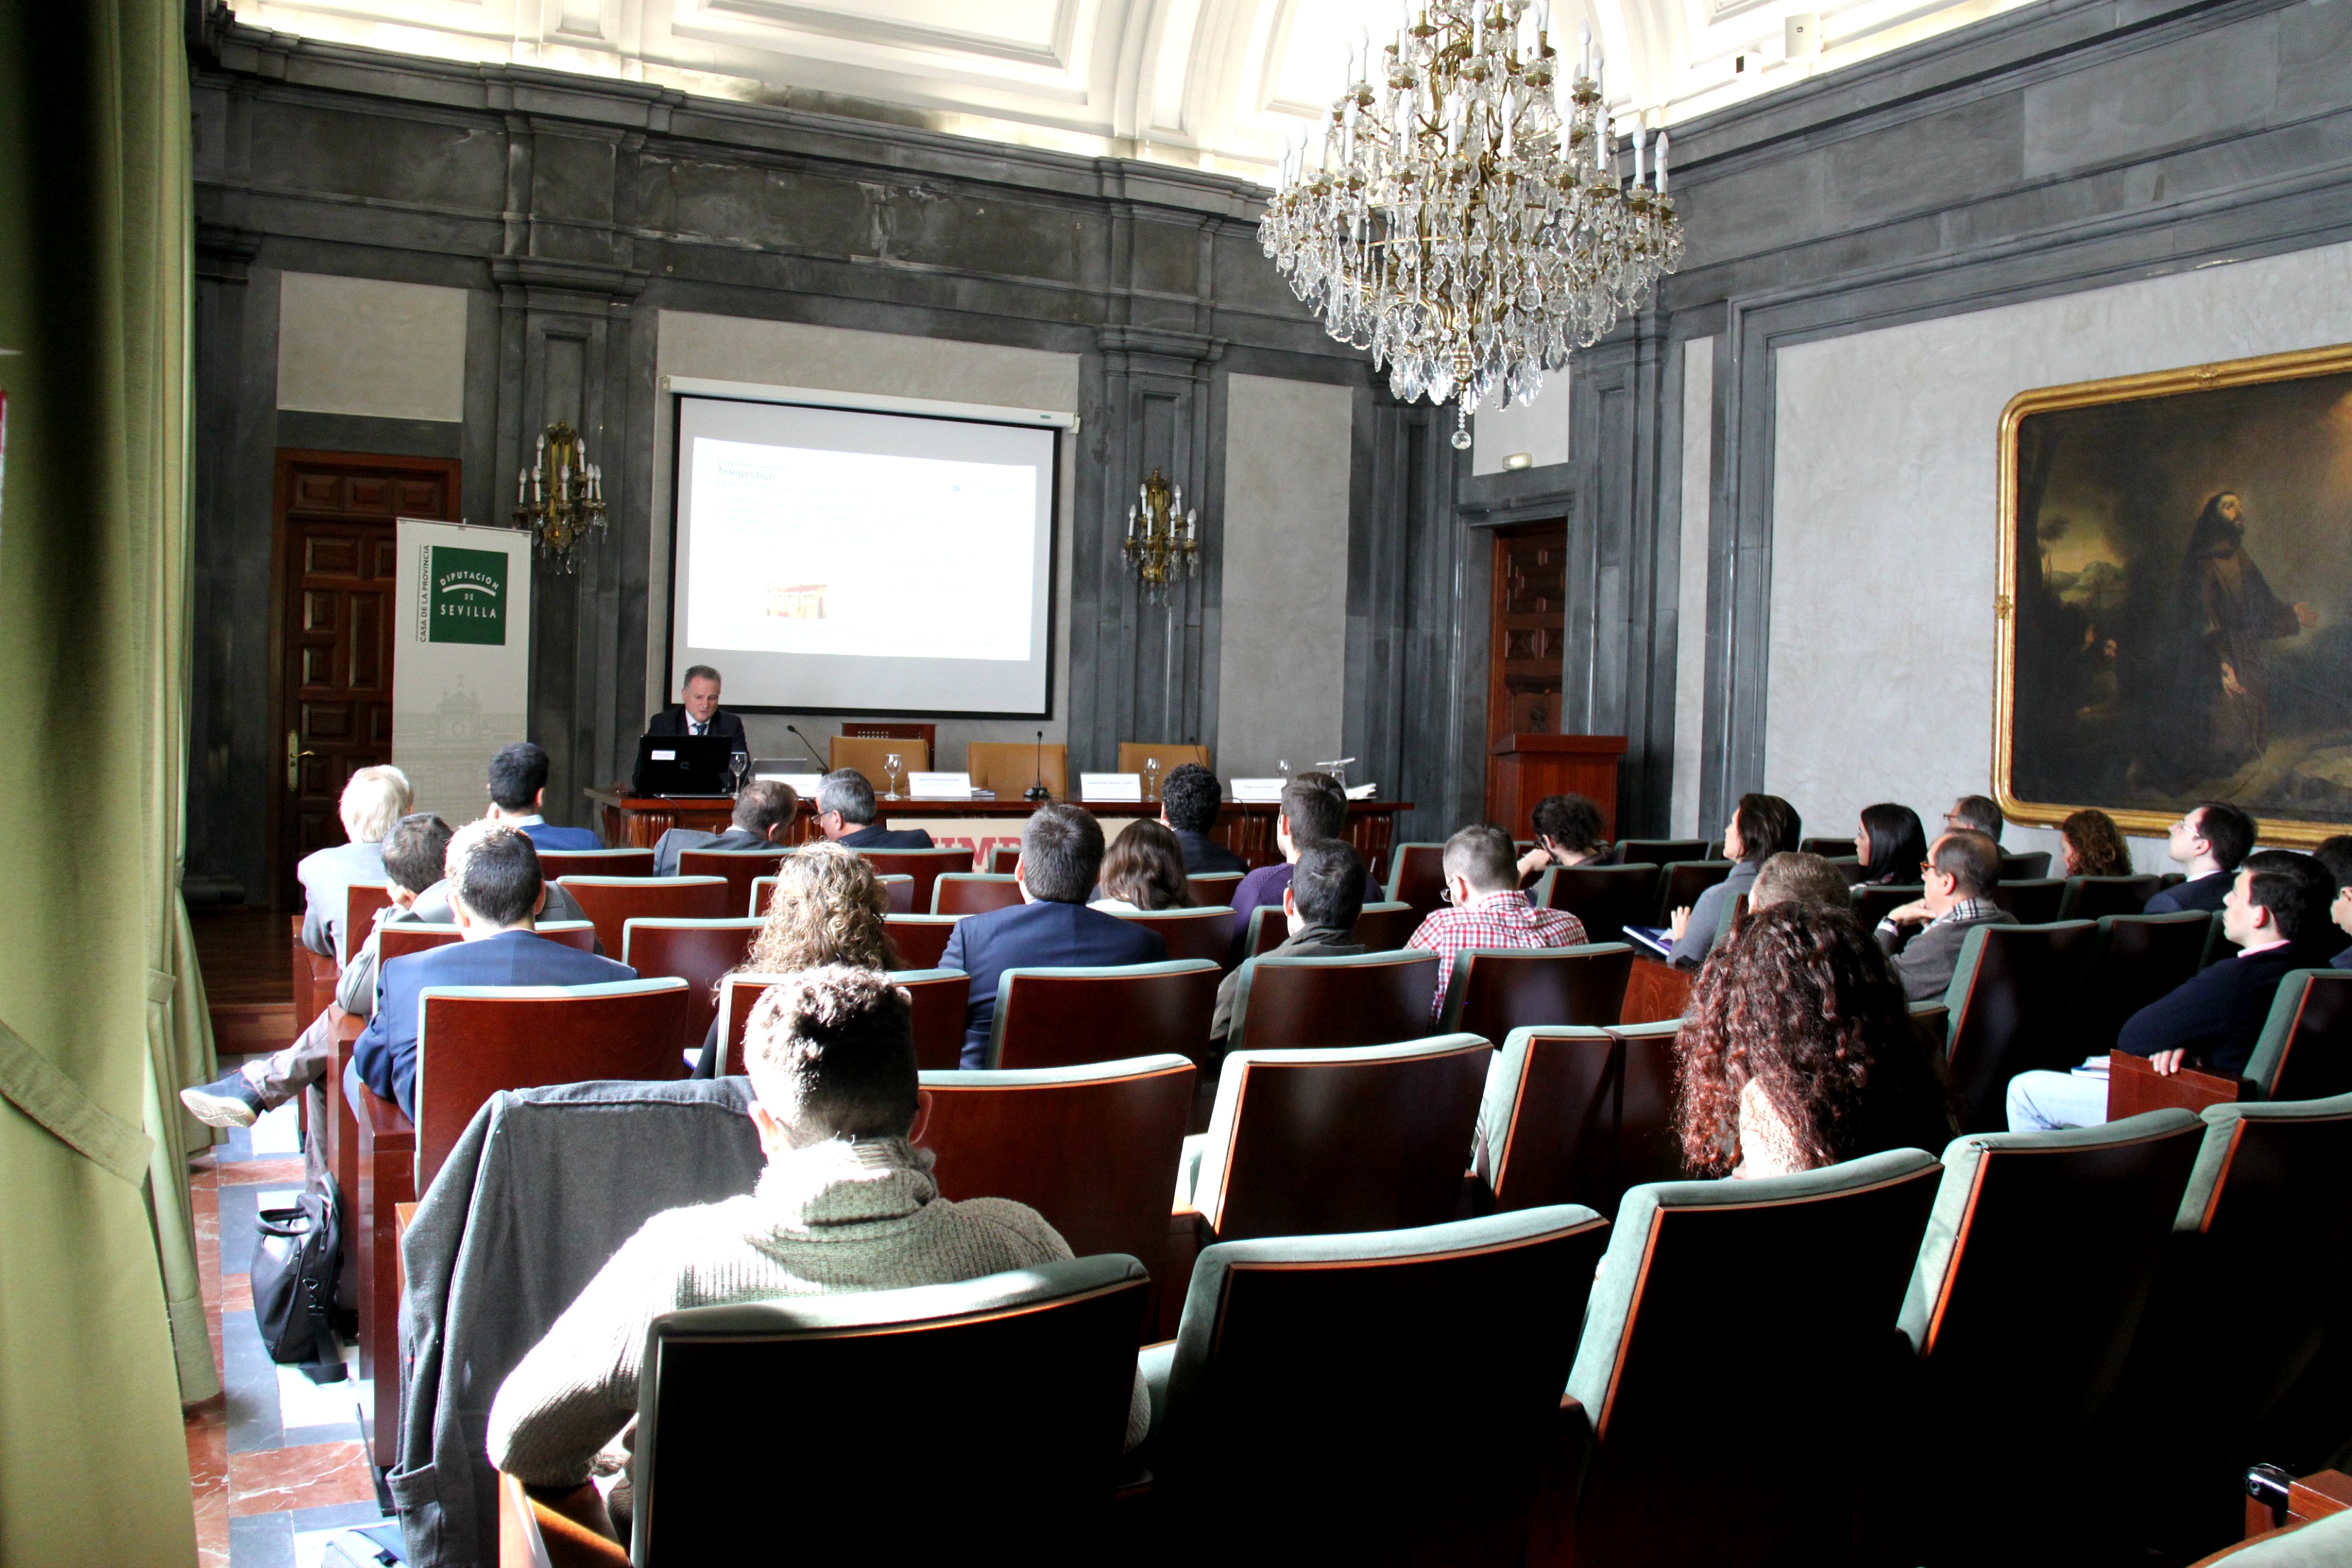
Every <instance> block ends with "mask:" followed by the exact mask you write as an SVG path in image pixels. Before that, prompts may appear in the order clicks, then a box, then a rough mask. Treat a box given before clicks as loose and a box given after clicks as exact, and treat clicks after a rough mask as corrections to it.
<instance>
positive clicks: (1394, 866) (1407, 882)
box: [1385, 844, 1445, 925]
mask: <svg viewBox="0 0 2352 1568" xmlns="http://www.w3.org/2000/svg"><path fill="white" fill-rule="evenodd" d="M1388 895H1389V896H1388V898H1387V900H1385V901H1386V902H1389V903H1391V904H1405V905H1408V906H1410V907H1411V908H1412V915H1413V923H1414V924H1415V925H1418V924H1420V923H1421V921H1423V919H1425V918H1426V917H1427V916H1428V915H1430V914H1431V913H1432V912H1433V911H1434V910H1436V909H1437V907H1438V906H1439V905H1440V904H1443V903H1444V901H1445V846H1444V845H1443V844H1400V845H1398V846H1397V847H1396V848H1395V850H1394V851H1393V852H1392V853H1391V855H1390V857H1389V885H1388Z"/></svg>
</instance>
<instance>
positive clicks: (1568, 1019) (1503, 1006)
mask: <svg viewBox="0 0 2352 1568" xmlns="http://www.w3.org/2000/svg"><path fill="white" fill-rule="evenodd" d="M1632 974H1633V949H1632V948H1630V947H1628V946H1627V945H1625V943H1623V942H1588V943H1585V944H1583V945H1580V946H1577V947H1465V948H1464V949H1462V951H1460V952H1457V953H1455V954H1454V973H1453V975H1452V977H1451V978H1450V979H1449V980H1448V981H1447V982H1446V985H1445V1025H1444V1026H1445V1031H1446V1033H1448V1034H1469V1035H1480V1036H1484V1037H1486V1038H1487V1039H1489V1040H1500V1039H1502V1038H1504V1037H1506V1036H1507V1035H1509V1034H1510V1032H1511V1031H1512V1030H1513V1029H1520V1028H1540V1027H1542V1026H1546V1025H1551V1024H1589V1025H1594V1026H1602V1027H1605V1026H1608V1025H1611V1024H1614V1023H1616V1022H1617V1021H1618V1019H1619V1018H1620V1017H1621V1016H1622V1015H1623V1012H1624V1006H1625V982H1626V980H1627V978H1628V977H1630V976H1631V975H1632Z"/></svg>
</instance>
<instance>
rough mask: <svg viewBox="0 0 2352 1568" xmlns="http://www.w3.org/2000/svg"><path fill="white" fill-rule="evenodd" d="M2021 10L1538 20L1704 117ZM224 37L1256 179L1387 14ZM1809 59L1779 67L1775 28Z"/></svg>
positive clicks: (1805, 4)
mask: <svg viewBox="0 0 2352 1568" xmlns="http://www.w3.org/2000/svg"><path fill="white" fill-rule="evenodd" d="M2023 3H2024V0H1555V5H1554V15H1555V17H1556V19H1557V20H1556V28H1555V30H1556V32H1557V33H1558V34H1559V35H1562V36H1563V37H1564V38H1566V39H1568V40H1570V41H1569V42H1566V43H1564V42H1563V37H1556V38H1555V40H1554V42H1555V44H1556V45H1559V46H1561V47H1572V35H1573V34H1574V32H1575V29H1576V27H1577V26H1578V25H1579V23H1580V22H1583V23H1590V25H1591V26H1592V29H1593V32H1594V34H1595V37H1596V38H1597V39H1598V41H1599V43H1600V47H1601V49H1602V51H1603V52H1604V54H1605V55H1606V57H1607V58H1608V60H1609V62H1610V72H1609V89H1610V91H1609V96H1610V98H1611V100H1612V104H1613V107H1614V108H1615V109H1616V110H1618V111H1620V112H1621V113H1622V112H1625V111H1630V110H1639V111H1642V112H1644V113H1646V114H1647V115H1648V116H1649V117H1650V121H1651V123H1653V124H1662V123H1672V122H1674V121H1679V120H1684V119H1687V118H1689V117H1690V116H1692V115H1694V114H1698V113H1703V112H1705V111H1706V110H1712V109H1717V108H1721V107H1723V106H1724V105H1726V104H1729V103H1733V102H1736V101H1738V100H1741V99H1745V98H1749V97H1753V96H1755V95H1756V94H1758V93H1761V92H1767V91H1769V90H1771V89H1773V88H1775V87H1778V86H1781V85H1784V84H1786V83H1789V82H1791V81H1795V80H1800V79H1803V78H1804V77H1807V76H1810V75H1812V74H1815V73H1817V72H1819V71H1823V70H1832V69H1835V68H1837V67H1838V66H1841V65H1845V64H1850V63H1852V62H1853V61H1855V60H1859V59H1864V58H1868V57H1869V56H1871V55H1874V54H1877V53H1880V52H1882V51H1884V50H1885V49H1888V48H1892V47H1896V46H1898V45H1901V44H1906V43H1910V42H1913V41H1915V40H1916V39H1919V38H1922V37H1928V36H1930V35H1932V34H1934V33H1937V32H1940V31H1943V30H1944V29H1946V28H1949V27H1953V26H1959V25H1961V24H1963V23H1966V22H1971V21H1975V20H1977V19H1979V17H1983V16H1991V15H1993V14H1995V13H1996V12H1999V11H2002V10H2006V9H2008V8H2009V7H2011V5H2021V4H2023ZM231 8H232V9H233V10H234V11H235V13H236V16H237V17H238V19H239V20H240V21H243V22H246V23H248V24H250V25H253V26H260V27H267V28H269V29H272V30H274V31H278V32H285V33H293V34H298V35H300V36H302V37H313V38H319V39H322V40H329V41H333V42H338V43H349V44H360V45H366V46H372V47H378V48H385V49H393V50H397V51H400V52H403V53H408V54H423V55H431V56H436V57H440V58H450V59H461V60H467V61H479V62H499V63H513V64H525V65H536V66H542V67H547V68H554V69H559V70H576V71H581V72H583V73H587V74H590V75H596V76H607V77H617V78H620V79H626V80H631V81H650V82H658V83H661V84H663V85H666V86H672V87H677V88H679V89H683V90H686V91H688V92H697V93H707V94H712V95H716V96H719V97H725V98H736V99H746V100H760V101H767V102H788V103H794V104H800V105H803V106H806V107H809V108H820V109H824V110H831V111H835V112H848V113H860V112H866V113H880V114H885V115H887V116H888V117H890V118H893V119H901V120H903V119H908V118H913V119H915V120H917V121H919V122H920V123H924V124H928V125H930V126H932V127H934V128H936V129H939V130H943V131H950V132H957V133H960V134H965V135H974V136H982V137H989V138H993V139H996V140H1000V141H1008V142H1021V143H1025V144H1031V145H1045V146H1055V147H1062V148H1066V149H1068V150H1071V151H1077V152H1089V153H1104V152H1108V153H1119V154H1123V155H1128V156H1135V157H1141V158H1147V159H1152V160H1156V161H1160V162H1164V163H1181V164H1186V165H1190V166H1195V167H1200V168H1206V169H1213V170H1219V171H1222V172H1224V173H1227V174H1240V175H1243V176H1245V177H1251V178H1264V177H1265V174H1266V171H1267V168H1268V166H1269V165H1270V164H1271V163H1273V161H1274V160H1275V158H1276V155H1277V154H1278V153H1279V152H1280V150H1281V148H1282V146H1283V145H1284V143H1285V142H1286V141H1287V140H1288V139H1289V138H1290V137H1291V136H1292V135H1294V134H1296V132H1297V131H1298V129H1299V128H1300V127H1302V126H1304V125H1306V124H1307V123H1309V122H1310V121H1313V120H1314V119H1315V117H1316V116H1317V115H1318V114H1319V113H1320V112H1321V110H1322V109H1323V108H1324V107H1325V106H1327V105H1328V103H1329V101H1330V100H1331V99H1332V98H1333V97H1334V96H1335V95H1336V94H1337V93H1338V92H1339V88H1340V85H1341V83H1340V77H1341V74H1342V72H1343V69H1344V65H1345V58H1346V48H1347V43H1348V40H1349V38H1350V37H1353V35H1354V33H1355V31H1356V29H1357V28H1358V27H1363V28H1365V29H1366V30H1367V31H1369V33H1370V35H1371V37H1373V38H1374V39H1375V40H1381V41H1384V40H1386V39H1387V38H1389V37H1393V36H1394V34H1395V32H1396V29H1397V27H1398V26H1399V24H1400V22H1401V21H1402V16H1403V11H1404V6H1403V4H1402V0H231ZM1801 14H1816V15H1818V17H1819V25H1818V28H1819V37H1820V39H1821V45H1822V47H1821V53H1820V55H1819V56H1818V58H1801V59H1790V58H1788V56H1787V50H1786V47H1785V45H1784V38H1785V36H1786V33H1787V25H1788V23H1789V20H1790V17H1792V16H1798V15H1801Z"/></svg>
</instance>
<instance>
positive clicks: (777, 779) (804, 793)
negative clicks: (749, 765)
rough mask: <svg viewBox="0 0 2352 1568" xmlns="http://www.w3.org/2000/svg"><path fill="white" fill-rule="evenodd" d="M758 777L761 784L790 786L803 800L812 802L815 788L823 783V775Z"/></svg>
mask: <svg viewBox="0 0 2352 1568" xmlns="http://www.w3.org/2000/svg"><path fill="white" fill-rule="evenodd" d="M759 777H760V779H761V782H762V783H767V784H790V785H791V786H792V791H793V794H794V795H798V796H800V797H801V798H802V799H803V800H814V799H815V798H816V792H817V786H818V785H820V784H823V783H824V774H823V773H761V774H760V775H759Z"/></svg>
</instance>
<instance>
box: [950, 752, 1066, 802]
mask: <svg viewBox="0 0 2352 1568" xmlns="http://www.w3.org/2000/svg"><path fill="white" fill-rule="evenodd" d="M963 770H964V772H966V773H970V774H971V787H972V788H974V789H985V790H993V791H994V792H995V793H996V798H997V799H999V800H1019V799H1020V798H1021V797H1022V796H1023V795H1024V794H1026V793H1027V792H1028V790H1029V789H1030V787H1031V786H1032V785H1034V784H1037V783H1038V782H1039V781H1040V780H1042V781H1043V782H1044V784H1045V787H1046V788H1047V789H1049V790H1051V791H1053V793H1054V798H1055V800H1061V799H1064V798H1066V796H1067V795H1069V793H1070V748H1069V747H1067V746H1041V745H1036V744H1034V743H1030V742H1021V741H974V742H971V744H970V745H968V746H966V747H965V748H964V752H963Z"/></svg>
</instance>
